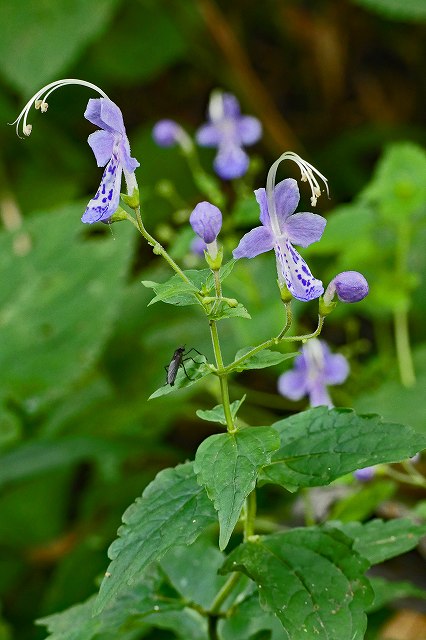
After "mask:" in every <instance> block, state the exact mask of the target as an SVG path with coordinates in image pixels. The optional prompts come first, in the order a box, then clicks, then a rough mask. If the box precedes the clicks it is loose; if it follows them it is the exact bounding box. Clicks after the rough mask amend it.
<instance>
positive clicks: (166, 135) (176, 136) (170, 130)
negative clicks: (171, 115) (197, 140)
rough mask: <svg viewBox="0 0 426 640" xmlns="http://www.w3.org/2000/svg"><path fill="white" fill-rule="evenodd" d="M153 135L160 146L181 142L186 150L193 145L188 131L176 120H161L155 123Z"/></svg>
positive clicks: (169, 145) (170, 145)
mask: <svg viewBox="0 0 426 640" xmlns="http://www.w3.org/2000/svg"><path fill="white" fill-rule="evenodd" d="M152 137H153V138H154V142H156V143H157V144H158V146H159V147H172V146H173V145H175V144H179V145H180V146H181V147H182V148H183V149H184V150H188V149H190V148H191V147H192V146H193V144H192V141H191V138H190V137H189V136H188V134H187V133H186V131H185V130H184V129H182V127H181V126H180V124H178V123H177V122H175V121H174V120H159V121H158V122H157V124H155V125H154V128H153V130H152Z"/></svg>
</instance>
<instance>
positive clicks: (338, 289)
mask: <svg viewBox="0 0 426 640" xmlns="http://www.w3.org/2000/svg"><path fill="white" fill-rule="evenodd" d="M368 291H369V287H368V282H367V280H366V279H365V278H364V276H363V275H362V273H359V272H358V271H342V273H339V274H337V276H335V277H334V278H333V280H332V281H331V282H330V284H329V285H328V287H327V289H326V291H325V293H324V302H325V303H326V304H330V302H331V301H332V300H333V298H334V295H335V294H336V295H337V297H338V298H339V300H340V301H341V302H349V303H352V302H359V301H360V300H363V299H364V298H365V297H366V296H367V295H368Z"/></svg>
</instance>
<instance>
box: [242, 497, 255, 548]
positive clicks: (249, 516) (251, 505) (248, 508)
mask: <svg viewBox="0 0 426 640" xmlns="http://www.w3.org/2000/svg"><path fill="white" fill-rule="evenodd" d="M245 512H246V513H245V515H246V517H245V520H244V542H247V540H248V539H249V538H250V536H252V535H254V523H255V519H256V489H253V491H252V492H251V493H250V494H249V495H248V496H247V498H246V504H245Z"/></svg>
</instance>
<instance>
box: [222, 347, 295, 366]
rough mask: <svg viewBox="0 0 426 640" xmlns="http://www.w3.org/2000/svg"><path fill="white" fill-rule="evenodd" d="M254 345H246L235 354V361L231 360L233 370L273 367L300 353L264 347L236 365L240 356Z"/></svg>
mask: <svg viewBox="0 0 426 640" xmlns="http://www.w3.org/2000/svg"><path fill="white" fill-rule="evenodd" d="M253 348H254V347H245V348H244V349H240V350H239V351H237V353H236V354H235V358H234V362H231V364H230V366H232V367H233V369H232V370H233V371H245V370H246V369H265V368H266V367H273V366H274V365H276V364H280V363H281V362H284V360H288V359H289V358H294V357H296V356H297V355H299V353H298V352H295V353H279V352H278V351H271V350H270V349H263V350H262V351H259V352H258V353H255V354H254V355H253V356H250V357H249V358H247V360H244V362H241V363H240V364H236V365H234V363H235V362H237V361H238V360H239V359H240V358H242V357H243V356H245V355H246V353H249V351H251V350H252V349H253Z"/></svg>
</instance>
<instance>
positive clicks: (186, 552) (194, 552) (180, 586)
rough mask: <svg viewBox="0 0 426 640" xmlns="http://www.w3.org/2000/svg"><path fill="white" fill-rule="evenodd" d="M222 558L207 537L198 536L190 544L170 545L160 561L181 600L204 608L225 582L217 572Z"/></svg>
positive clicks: (224, 578)
mask: <svg viewBox="0 0 426 640" xmlns="http://www.w3.org/2000/svg"><path fill="white" fill-rule="evenodd" d="M224 560H225V556H224V554H223V553H221V552H220V551H219V549H218V548H217V546H216V545H214V544H213V542H212V540H211V539H210V537H207V536H200V537H199V538H198V539H197V540H196V541H195V542H194V543H193V544H191V545H185V546H173V547H172V548H171V549H170V551H169V552H168V553H167V554H166V555H165V556H164V558H163V559H162V560H161V563H160V564H161V567H162V569H163V571H164V572H165V574H166V575H167V577H168V578H169V580H170V582H171V584H172V585H173V586H174V588H175V589H176V591H178V592H179V593H181V594H182V596H183V597H184V598H185V600H187V601H190V602H195V603H196V604H198V605H199V606H200V607H203V608H204V609H206V610H208V609H209V608H210V606H211V605H212V604H213V601H214V599H215V597H216V595H217V594H218V592H219V591H220V589H221V588H222V587H223V585H224V584H225V582H226V577H224V576H220V575H218V570H219V569H220V567H221V566H222V564H223V562H224Z"/></svg>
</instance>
